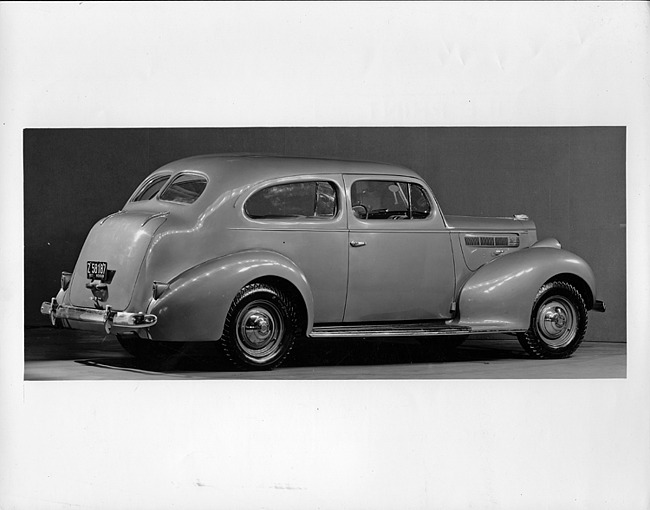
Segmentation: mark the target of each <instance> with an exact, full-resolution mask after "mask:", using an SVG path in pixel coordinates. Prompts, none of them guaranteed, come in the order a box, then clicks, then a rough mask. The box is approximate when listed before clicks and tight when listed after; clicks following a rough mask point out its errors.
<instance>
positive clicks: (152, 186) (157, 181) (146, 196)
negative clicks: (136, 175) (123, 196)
mask: <svg viewBox="0 0 650 510" xmlns="http://www.w3.org/2000/svg"><path fill="white" fill-rule="evenodd" d="M167 179H169V175H159V176H158V177H154V178H153V179H151V180H150V181H149V182H147V183H145V185H144V186H143V188H142V190H141V191H140V192H139V193H138V194H137V195H136V196H135V198H134V199H133V200H132V202H140V201H142V200H151V199H152V198H153V197H155V196H156V195H157V194H158V192H159V191H160V190H161V189H162V187H163V186H164V185H165V183H166V182H167Z"/></svg>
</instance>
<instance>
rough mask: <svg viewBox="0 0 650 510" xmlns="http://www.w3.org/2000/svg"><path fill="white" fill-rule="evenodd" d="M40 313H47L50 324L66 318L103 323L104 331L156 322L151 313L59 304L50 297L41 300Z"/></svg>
mask: <svg viewBox="0 0 650 510" xmlns="http://www.w3.org/2000/svg"><path fill="white" fill-rule="evenodd" d="M41 313H42V314H43V315H49V316H50V321H51V322H52V325H54V324H55V322H56V319H67V320H73V321H81V322H91V323H94V324H103V325H104V329H105V330H106V333H110V332H111V328H112V327H113V326H115V327H120V328H130V329H133V328H149V327H151V326H153V325H154V324H156V322H157V321H158V318H157V317H156V316H155V315H153V314H145V313H141V312H136V313H133V312H116V311H114V310H111V307H110V306H107V307H106V309H105V310H97V309H94V308H82V307H80V306H70V305H60V304H58V303H57V302H56V299H55V298H52V301H51V302H49V303H48V302H47V301H45V302H43V304H42V305H41Z"/></svg>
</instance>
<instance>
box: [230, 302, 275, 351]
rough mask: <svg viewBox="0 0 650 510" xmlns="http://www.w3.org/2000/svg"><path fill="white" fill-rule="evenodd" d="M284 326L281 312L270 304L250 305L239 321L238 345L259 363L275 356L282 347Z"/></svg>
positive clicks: (256, 303) (258, 303) (254, 303)
mask: <svg viewBox="0 0 650 510" xmlns="http://www.w3.org/2000/svg"><path fill="white" fill-rule="evenodd" d="M283 335H284V324H283V322H282V316H281V315H280V311H279V310H278V309H277V308H276V307H275V306H274V305H273V304H272V303H269V302H266V301H264V302H260V301H254V302H252V303H249V304H248V305H247V306H246V308H244V310H242V312H241V313H240V314H239V317H238V320H237V343H238V344H239V347H240V349H241V350H242V352H243V353H244V354H245V355H246V356H248V357H249V358H252V359H254V360H255V361H257V362H263V361H265V360H267V359H269V358H270V357H272V356H274V355H275V354H276V353H277V352H278V350H279V348H280V346H281V345H282V336H283Z"/></svg>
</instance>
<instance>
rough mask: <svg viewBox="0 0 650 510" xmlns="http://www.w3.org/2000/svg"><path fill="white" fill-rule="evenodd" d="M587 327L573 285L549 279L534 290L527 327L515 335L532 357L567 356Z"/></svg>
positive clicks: (585, 315)
mask: <svg viewBox="0 0 650 510" xmlns="http://www.w3.org/2000/svg"><path fill="white" fill-rule="evenodd" d="M586 331H587V307H586V306H585V302H584V300H583V299H582V296H581V295H580V293H579V292H578V291H577V290H576V288H575V287H573V286H572V285H570V284H568V283H566V282H549V283H547V284H545V285H543V286H542V288H541V289H539V292H538V293H537V297H536V298H535V302H534V304H533V311H532V314H531V318H530V328H529V329H528V331H526V332H525V333H519V334H518V335H517V337H518V339H519V343H521V345H522V347H523V348H524V349H525V350H526V352H528V353H529V354H530V355H531V356H533V357H535V358H550V359H559V358H568V357H569V356H571V354H573V353H574V352H575V351H576V349H577V348H578V347H579V346H580V344H581V343H582V340H583V339H584V336H585V332H586Z"/></svg>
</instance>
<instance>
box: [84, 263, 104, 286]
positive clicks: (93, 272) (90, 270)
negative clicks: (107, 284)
mask: <svg viewBox="0 0 650 510" xmlns="http://www.w3.org/2000/svg"><path fill="white" fill-rule="evenodd" d="M107 269H108V264H107V263H106V262H96V261H93V260H89V261H88V262H86V276H88V279H89V280H101V281H104V280H106V276H107V273H108V270H107Z"/></svg>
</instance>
